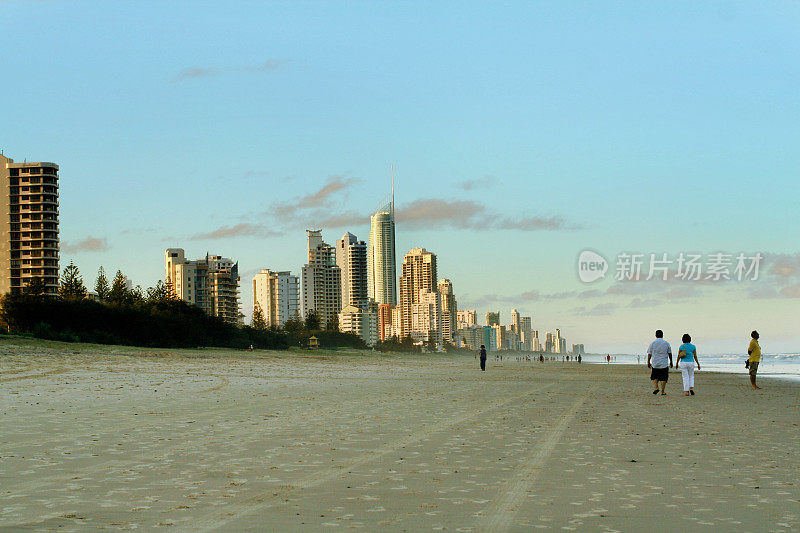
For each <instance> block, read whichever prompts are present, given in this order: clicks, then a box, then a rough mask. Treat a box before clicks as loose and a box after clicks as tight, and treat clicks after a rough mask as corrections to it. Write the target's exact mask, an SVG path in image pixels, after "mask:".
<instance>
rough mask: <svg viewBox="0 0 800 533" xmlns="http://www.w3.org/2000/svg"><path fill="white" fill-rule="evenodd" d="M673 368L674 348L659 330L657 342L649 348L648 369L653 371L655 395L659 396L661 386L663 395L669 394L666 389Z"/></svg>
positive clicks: (652, 378)
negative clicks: (670, 370)
mask: <svg viewBox="0 0 800 533" xmlns="http://www.w3.org/2000/svg"><path fill="white" fill-rule="evenodd" d="M671 366H672V347H671V346H670V345H669V343H668V342H667V341H665V340H664V332H663V331H661V330H660V329H658V330H656V340H654V341H653V342H651V343H650V346H649V347H648V348H647V368H650V369H651V370H650V380H651V381H652V382H653V387H655V390H654V391H653V394H658V390H659V385H660V386H661V395H662V396H665V395H666V394H667V393H666V392H664V389H665V388H666V387H667V380H669V369H670V367H671Z"/></svg>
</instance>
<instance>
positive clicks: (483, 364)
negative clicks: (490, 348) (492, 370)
mask: <svg viewBox="0 0 800 533" xmlns="http://www.w3.org/2000/svg"><path fill="white" fill-rule="evenodd" d="M481 371H484V372H485V371H486V346H484V345H483V344H481Z"/></svg>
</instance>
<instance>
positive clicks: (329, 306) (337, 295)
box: [301, 230, 342, 327]
mask: <svg viewBox="0 0 800 533" xmlns="http://www.w3.org/2000/svg"><path fill="white" fill-rule="evenodd" d="M306 236H307V238H308V263H306V265H305V266H304V267H303V274H302V292H303V298H302V309H301V313H302V314H303V317H304V318H305V317H307V316H308V313H309V312H310V311H315V312H316V313H317V315H318V316H319V321H320V325H321V326H322V327H328V325H329V324H330V322H331V320H333V318H334V317H337V318H338V316H337V315H338V314H339V311H341V309H342V278H341V272H340V270H339V267H338V266H336V260H335V253H334V249H333V247H332V246H331V245H329V244H326V243H325V242H323V241H322V230H306Z"/></svg>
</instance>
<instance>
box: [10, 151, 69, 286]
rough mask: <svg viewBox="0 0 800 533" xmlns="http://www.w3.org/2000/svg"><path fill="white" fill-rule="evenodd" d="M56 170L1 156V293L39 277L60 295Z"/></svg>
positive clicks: (26, 284) (39, 163)
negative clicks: (17, 161)
mask: <svg viewBox="0 0 800 533" xmlns="http://www.w3.org/2000/svg"><path fill="white" fill-rule="evenodd" d="M58 170H59V167H58V165H57V164H55V163H47V162H36V163H28V162H23V163H15V162H14V160H13V159H10V158H8V157H6V156H5V155H0V184H2V187H3V194H2V198H0V294H6V293H12V294H19V293H20V292H22V291H23V290H24V289H25V287H27V286H28V285H29V284H30V283H31V281H32V280H33V279H35V278H38V279H40V280H42V282H43V289H44V292H45V294H50V295H55V294H58V259H59V256H58V250H59V235H58V233H59V229H58Z"/></svg>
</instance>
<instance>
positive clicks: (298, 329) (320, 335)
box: [250, 302, 367, 348]
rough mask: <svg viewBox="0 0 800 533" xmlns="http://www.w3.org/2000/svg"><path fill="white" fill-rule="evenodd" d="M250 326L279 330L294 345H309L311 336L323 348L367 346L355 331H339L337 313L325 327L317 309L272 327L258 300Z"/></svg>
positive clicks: (265, 329) (262, 329) (258, 328)
mask: <svg viewBox="0 0 800 533" xmlns="http://www.w3.org/2000/svg"><path fill="white" fill-rule="evenodd" d="M250 326H251V327H253V328H254V329H256V330H257V331H268V330H269V331H278V332H282V333H283V334H285V335H286V337H287V340H288V342H289V344H290V345H292V346H308V344H309V340H310V339H311V337H316V339H317V342H318V343H319V345H320V346H321V347H323V348H342V347H347V348H366V347H367V345H366V344H365V343H364V340H363V339H362V338H361V337H359V336H358V335H355V334H353V333H343V332H341V331H339V321H338V317H337V316H336V315H334V316H333V320H329V321H328V323H327V324H326V326H325V327H324V328H323V327H322V324H321V321H320V318H319V315H318V314H317V312H316V311H310V312H309V313H308V314H307V315H306V318H305V320H303V319H301V318H300V317H299V316H294V317H292V318H290V319H289V320H287V321H286V322H284V324H283V326H282V327H280V328H275V327H270V326H268V324H267V321H266V319H265V318H264V311H263V310H262V309H261V306H260V305H259V303H258V302H256V303H255V305H254V307H253V319H252V320H251V321H250Z"/></svg>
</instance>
